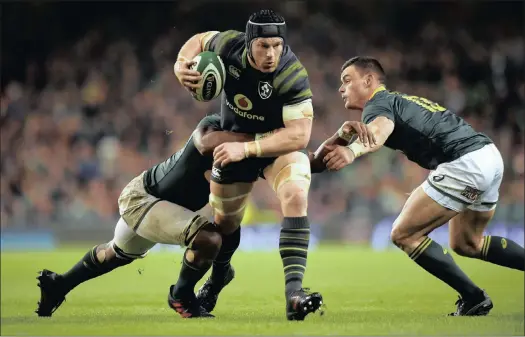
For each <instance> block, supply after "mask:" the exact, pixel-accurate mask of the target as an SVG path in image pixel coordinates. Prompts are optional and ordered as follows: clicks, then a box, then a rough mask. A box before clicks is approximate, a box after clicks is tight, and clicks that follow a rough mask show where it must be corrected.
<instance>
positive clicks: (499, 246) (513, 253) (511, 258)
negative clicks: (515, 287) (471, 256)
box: [480, 235, 525, 271]
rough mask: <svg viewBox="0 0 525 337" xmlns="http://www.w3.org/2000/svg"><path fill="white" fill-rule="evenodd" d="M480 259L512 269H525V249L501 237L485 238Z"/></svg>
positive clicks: (489, 236)
mask: <svg viewBox="0 0 525 337" xmlns="http://www.w3.org/2000/svg"><path fill="white" fill-rule="evenodd" d="M480 258H481V259H483V260H485V261H488V262H491V263H494V264H497V265H500V266H503V267H509V268H512V269H518V270H521V271H523V270H524V268H525V249H523V247H521V246H520V245H518V244H517V243H516V242H514V241H512V240H509V239H505V238H502V237H500V236H491V235H488V236H485V240H484V242H483V246H482V248H481V256H480Z"/></svg>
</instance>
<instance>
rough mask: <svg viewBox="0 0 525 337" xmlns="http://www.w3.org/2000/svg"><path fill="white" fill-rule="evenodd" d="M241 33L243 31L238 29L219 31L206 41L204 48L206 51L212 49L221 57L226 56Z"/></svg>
mask: <svg viewBox="0 0 525 337" xmlns="http://www.w3.org/2000/svg"><path fill="white" fill-rule="evenodd" d="M241 34H242V33H241V32H239V31H236V30H227V31H224V32H220V33H217V34H215V36H214V37H212V38H211V39H210V40H209V41H208V42H207V43H206V45H205V46H204V48H203V49H204V51H212V52H214V53H216V54H217V55H219V56H221V57H226V56H228V52H229V51H230V49H231V47H232V46H233V45H234V44H235V42H237V40H238V38H239V37H240V35H241Z"/></svg>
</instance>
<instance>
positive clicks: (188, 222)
mask: <svg viewBox="0 0 525 337" xmlns="http://www.w3.org/2000/svg"><path fill="white" fill-rule="evenodd" d="M207 224H209V221H208V219H206V218H205V217H203V216H202V215H200V214H199V213H197V212H192V211H190V210H188V209H186V208H184V207H182V206H179V205H177V204H174V203H171V202H168V201H164V200H161V201H158V202H156V203H155V204H154V205H153V206H151V208H150V209H149V210H148V211H147V212H146V214H145V215H144V217H143V219H142V220H141V221H140V223H139V224H138V225H137V226H136V227H135V228H134V230H135V232H136V233H137V234H139V235H140V236H141V237H143V238H145V239H147V240H150V241H152V242H157V243H163V244H171V245H179V246H185V247H191V243H192V242H193V239H194V238H195V236H196V235H197V233H198V232H199V231H200V230H201V229H202V228H203V227H204V226H206V225H207Z"/></svg>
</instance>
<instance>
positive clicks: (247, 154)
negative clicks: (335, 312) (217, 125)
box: [174, 10, 322, 320]
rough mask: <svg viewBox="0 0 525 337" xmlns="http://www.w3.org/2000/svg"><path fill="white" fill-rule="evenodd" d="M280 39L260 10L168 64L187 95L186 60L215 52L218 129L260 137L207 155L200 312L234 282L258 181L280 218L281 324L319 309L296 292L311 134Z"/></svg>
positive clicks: (303, 85)
mask: <svg viewBox="0 0 525 337" xmlns="http://www.w3.org/2000/svg"><path fill="white" fill-rule="evenodd" d="M285 33H286V23H285V21H284V19H283V18H282V17H281V16H280V15H278V14H276V13H275V12H273V11H271V10H261V11H259V12H256V13H254V14H252V16H251V17H250V18H249V20H248V22H247V24H246V31H245V32H238V31H234V30H229V31H224V32H217V31H209V32H204V33H200V34H196V35H194V36H193V37H191V38H190V39H189V40H188V41H187V42H186V43H185V44H184V45H183V46H182V48H181V50H180V52H179V56H178V58H177V62H176V63H175V65H174V71H175V74H176V76H177V78H178V79H179V81H180V82H181V83H182V84H183V85H184V86H185V87H187V88H188V89H189V90H193V89H195V88H196V87H198V85H199V84H197V83H195V82H196V81H198V80H199V79H200V74H199V73H198V72H197V71H193V70H191V64H192V61H191V60H192V59H193V58H194V57H195V56H197V55H198V54H199V53H201V52H203V51H213V52H215V53H217V54H218V55H219V56H220V57H221V59H222V61H223V63H224V66H225V69H226V72H227V78H226V83H225V87H224V93H223V95H222V102H221V129H223V130H227V131H232V132H241V133H249V134H255V133H259V134H266V137H261V138H260V139H256V140H254V141H249V142H228V143H225V144H222V145H221V146H219V147H217V148H216V149H215V151H214V167H213V170H212V174H211V180H212V182H211V186H210V187H211V193H210V205H211V206H212V208H213V210H214V218H215V223H216V225H217V226H218V227H219V228H220V229H221V234H222V248H221V250H220V252H219V254H218V256H217V258H216V259H215V261H214V262H213V269H212V274H211V276H210V278H209V279H208V280H207V282H206V283H205V284H204V285H203V287H202V288H201V289H200V291H199V293H198V295H197V297H198V298H199V300H200V301H201V304H202V305H203V306H204V308H206V309H207V310H208V311H211V310H213V308H214V306H215V304H216V301H217V297H218V294H219V292H220V291H221V290H222V288H223V287H224V286H225V285H227V284H228V283H229V282H230V281H231V280H232V279H233V277H234V270H233V268H232V267H231V264H230V259H231V257H232V255H233V253H234V252H235V250H236V249H237V248H238V246H239V242H240V222H241V220H242V217H243V215H244V208H245V205H246V202H247V198H248V196H249V194H250V192H251V190H252V187H253V183H254V182H255V181H256V180H257V179H258V178H259V176H260V175H262V176H263V177H264V178H265V179H266V181H267V182H268V183H269V184H270V186H271V187H272V188H273V190H274V191H275V193H276V195H277V197H278V199H279V200H280V203H281V209H282V212H283V215H284V219H283V223H282V229H281V234H280V239H279V251H280V255H281V259H282V263H283V268H284V274H285V298H286V315H287V318H288V319H289V320H303V319H304V318H305V316H306V315H307V314H309V313H311V312H315V311H317V310H318V309H319V308H320V306H321V305H322V296H321V294H319V293H310V292H308V291H307V290H306V289H304V288H303V287H302V280H303V275H304V272H305V270H306V260H307V252H308V243H309V236H310V229H309V223H308V217H307V197H308V190H309V186H310V179H311V170H310V163H309V158H308V155H307V153H306V151H305V150H304V149H305V147H306V145H307V144H308V142H309V139H310V132H311V128H312V119H313V107H312V91H311V89H310V84H309V80H308V74H307V72H306V69H305V68H304V67H303V65H302V64H301V62H300V61H299V60H298V59H297V57H296V56H295V54H294V53H293V52H292V50H291V49H290V47H289V46H288V45H287V44H286V36H285V35H286V34H285ZM183 268H184V267H183ZM195 282H196V281H195ZM192 283H193V282H192Z"/></svg>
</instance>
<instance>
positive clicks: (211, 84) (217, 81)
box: [192, 51, 226, 102]
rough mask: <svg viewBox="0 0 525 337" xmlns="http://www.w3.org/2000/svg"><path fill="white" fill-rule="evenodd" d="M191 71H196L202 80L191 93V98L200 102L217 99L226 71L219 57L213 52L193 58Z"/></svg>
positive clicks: (222, 86) (206, 52)
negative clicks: (198, 86) (197, 87)
mask: <svg viewBox="0 0 525 337" xmlns="http://www.w3.org/2000/svg"><path fill="white" fill-rule="evenodd" d="M193 61H194V62H195V64H194V65H193V66H192V69H193V70H197V71H198V72H199V73H200V74H201V76H202V79H201V80H200V82H199V83H200V84H201V87H200V88H199V89H196V90H195V91H194V93H193V98H195V99H196V100H197V101H200V102H208V101H211V100H212V99H215V98H217V97H218V96H219V95H220V94H221V93H222V90H223V88H224V83H225V81H226V70H225V68H224V63H222V60H221V57H220V56H219V55H217V54H215V53H214V52H211V51H205V52H202V53H200V54H199V55H197V56H195V58H194V59H193Z"/></svg>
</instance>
